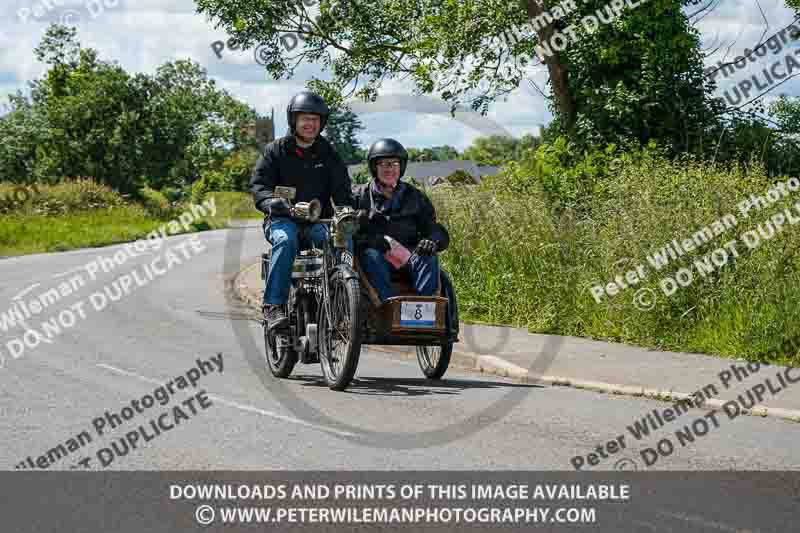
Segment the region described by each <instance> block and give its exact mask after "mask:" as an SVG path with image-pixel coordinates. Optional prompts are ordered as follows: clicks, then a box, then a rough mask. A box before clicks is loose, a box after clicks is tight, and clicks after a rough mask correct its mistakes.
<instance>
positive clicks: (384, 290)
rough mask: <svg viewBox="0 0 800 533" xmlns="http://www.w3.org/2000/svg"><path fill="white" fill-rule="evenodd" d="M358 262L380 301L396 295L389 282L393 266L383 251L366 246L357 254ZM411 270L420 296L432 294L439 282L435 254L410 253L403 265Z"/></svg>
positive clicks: (437, 263) (437, 259)
mask: <svg viewBox="0 0 800 533" xmlns="http://www.w3.org/2000/svg"><path fill="white" fill-rule="evenodd" d="M359 262H360V263H361V266H362V267H363V268H364V272H365V273H366V274H367V278H369V282H370V283H371V284H372V286H373V287H375V290H377V291H378V296H379V297H380V299H381V301H382V302H383V301H385V300H386V299H387V298H391V297H393V296H396V293H395V291H394V288H393V287H392V282H391V277H390V276H391V271H392V270H395V268H394V267H393V266H392V265H391V264H390V263H389V261H387V260H386V258H385V257H383V252H380V251H378V250H376V249H374V248H366V249H365V250H363V251H362V252H361V254H360V256H359ZM401 268H403V269H409V270H410V272H411V280H412V281H413V283H414V290H416V291H417V294H418V295H420V296H433V295H434V291H436V289H437V287H438V283H439V258H438V257H436V256H435V255H430V256H419V255H417V254H412V255H411V258H410V259H409V260H408V263H406V264H405V265H404V266H403V267H401Z"/></svg>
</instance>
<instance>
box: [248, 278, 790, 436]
mask: <svg viewBox="0 0 800 533" xmlns="http://www.w3.org/2000/svg"><path fill="white" fill-rule="evenodd" d="M254 268H261V264H260V263H254V264H252V265H250V266H249V267H247V268H245V269H244V270H242V271H240V272H238V273H237V274H236V275H235V276H234V278H233V291H234V295H235V296H236V298H238V299H239V300H240V301H242V302H244V303H245V304H246V305H248V306H249V307H251V308H254V309H256V310H257V311H258V312H259V314H260V313H261V303H262V299H261V296H260V294H258V292H256V291H253V290H252V289H251V288H250V287H248V286H247V285H246V284H245V283H244V282H243V281H242V279H243V278H244V274H245V273H246V272H248V271H250V270H251V269H254ZM370 349H372V350H376V351H379V352H384V353H388V354H392V355H399V356H401V357H404V358H406V359H414V360H416V356H414V355H411V354H409V353H406V352H404V351H402V347H396V348H393V347H387V346H370ZM450 366H451V367H457V368H460V369H465V370H472V371H475V372H480V373H481V374H489V375H494V376H499V377H504V378H509V379H511V380H514V381H517V382H520V383H526V384H533V385H551V386H561V387H570V388H573V389H582V390H589V391H593V392H601V393H605V394H614V395H622V396H635V397H642V398H647V399H651V400H660V401H664V402H673V403H674V402H676V401H678V400H681V399H687V398H688V399H691V398H692V395H691V394H689V393H685V392H679V391H673V390H665V389H650V388H647V387H643V386H639V385H622V384H618V383H605V382H603V381H590V380H584V379H578V378H573V377H567V376H549V375H545V376H534V375H531V374H530V372H529V371H528V370H527V369H525V368H522V367H521V366H518V365H515V364H514V363H511V362H509V361H506V360H505V359H502V358H500V357H497V356H494V355H480V354H475V353H470V352H463V351H460V350H456V349H453V353H452V355H451V357H450ZM725 403H726V402H724V401H722V400H717V399H713V398H711V399H708V400H706V401H705V403H704V406H708V407H711V408H712V409H710V410H709V412H719V411H721V410H722V409H723V406H724V405H725ZM739 408H740V411H741V414H746V415H749V416H759V417H762V418H764V417H770V418H779V419H782V420H788V421H790V422H800V410H796V409H784V408H780V407H766V406H763V405H754V406H753V407H752V408H750V409H744V408H743V407H741V406H739Z"/></svg>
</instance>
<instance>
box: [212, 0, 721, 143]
mask: <svg viewBox="0 0 800 533" xmlns="http://www.w3.org/2000/svg"><path fill="white" fill-rule="evenodd" d="M557 3H558V2H555V1H554V0H523V2H498V1H496V0H458V1H456V0H451V1H442V0H400V1H398V0H348V1H339V0H321V1H320V4H319V7H320V16H319V17H318V18H316V19H315V20H311V18H310V17H309V15H308V13H307V12H306V11H305V10H304V9H303V5H302V3H299V2H297V1H296V0H270V1H265V0H240V1H238V2H233V3H232V2H229V1H228V0H197V2H196V4H197V6H198V11H199V12H200V13H202V14H204V15H206V16H208V17H209V18H210V19H212V20H213V21H214V22H215V23H218V24H219V25H220V26H221V27H222V28H223V29H225V30H226V31H227V32H228V33H230V34H231V35H232V36H233V37H234V38H235V39H236V41H237V42H238V44H239V45H240V46H243V47H251V48H252V47H255V46H256V45H257V44H258V43H265V44H266V45H267V46H266V47H264V55H263V56H262V59H263V60H264V62H265V67H266V70H267V72H268V73H269V74H270V75H272V76H273V77H274V78H275V79H279V78H281V77H291V76H292V75H293V74H294V71H295V68H296V66H297V65H300V64H302V63H303V62H304V61H306V62H317V63H319V64H322V65H324V66H325V67H326V70H328V71H329V73H330V76H326V79H325V80H322V79H315V80H313V81H312V83H311V84H310V85H311V86H312V87H313V88H315V89H317V90H319V91H320V92H322V93H323V94H324V95H325V96H326V97H328V98H330V99H331V100H332V101H339V100H341V99H342V98H343V96H342V91H343V90H344V89H345V88H352V92H353V94H355V95H356V96H357V97H362V98H364V99H370V98H373V97H375V96H376V95H377V92H378V89H379V88H380V87H381V86H382V84H383V83H384V81H385V80H391V79H393V78H398V77H404V78H407V79H410V80H412V81H413V82H414V83H415V85H416V87H417V89H418V90H419V91H420V92H422V93H426V94H431V93H435V94H438V95H439V96H441V97H442V98H443V99H445V100H447V101H449V102H450V103H451V104H452V106H453V108H454V109H455V107H456V106H457V105H459V104H461V103H469V104H470V106H471V107H472V108H473V109H476V110H480V111H481V112H486V111H487V110H488V106H489V104H490V103H491V102H492V101H494V100H495V99H496V98H497V97H498V96H501V95H504V94H506V93H508V92H509V91H512V90H514V89H516V88H517V87H518V86H519V84H520V82H521V81H522V79H523V78H524V77H525V76H527V73H528V69H529V67H530V66H532V65H536V64H538V63H539V62H540V59H539V58H538V57H537V56H536V49H537V47H538V48H539V49H540V50H542V47H541V45H545V44H546V43H549V42H550V40H551V39H552V38H553V37H554V35H555V34H556V33H557V32H562V31H563V32H565V33H573V34H574V35H575V39H570V44H569V45H568V46H567V47H566V48H565V49H564V50H563V51H560V52H559V51H554V52H553V53H552V54H549V55H544V54H543V56H544V57H543V59H542V60H543V63H544V65H545V66H546V68H547V70H548V73H549V76H550V87H551V89H552V92H553V99H552V109H553V111H554V114H555V116H556V118H557V120H558V121H559V125H560V127H561V129H562V130H564V131H566V132H568V133H571V134H573V136H574V137H575V138H576V140H579V139H583V138H584V134H590V135H591V141H594V140H595V139H612V138H614V137H615V136H620V135H623V136H626V137H631V138H638V139H645V138H648V137H667V138H670V139H672V138H673V137H675V136H676V133H675V131H674V130H675V129H676V128H683V126H684V124H683V123H681V122H676V121H675V120H674V114H675V106H674V105H671V103H670V102H671V100H673V99H674V97H675V95H679V96H680V98H682V101H683V104H684V105H685V106H686V109H691V110H692V111H691V114H692V115H691V116H692V119H694V118H695V117H696V116H697V115H698V114H702V113H703V110H704V106H705V94H704V88H703V81H702V79H703V78H702V76H703V74H702V67H703V62H702V57H701V55H700V53H699V36H698V33H697V31H696V30H694V29H693V28H691V26H690V25H689V22H688V20H687V17H686V15H685V14H684V13H683V12H682V11H681V7H683V6H685V5H689V4H691V5H696V4H699V3H700V0H649V1H647V2H646V3H643V4H642V5H639V6H637V7H635V8H626V9H625V10H624V11H623V12H622V13H621V14H620V16H619V17H618V18H616V17H615V15H614V14H613V13H611V17H612V18H616V20H615V21H614V22H613V23H611V24H606V25H602V26H600V27H599V28H588V29H587V28H586V27H584V26H583V25H582V24H581V20H583V19H584V17H586V16H589V15H591V16H594V15H595V12H596V11H597V10H598V9H607V8H608V0H587V1H585V2H575V3H574V4H573V5H576V8H575V9H574V10H573V11H572V12H571V13H569V14H567V15H566V16H564V17H563V18H560V19H558V20H554V19H553V18H552V17H550V16H549V15H546V14H545V13H546V12H549V11H551V9H552V8H553V7H555V6H556V4H557ZM562 3H563V4H564V5H566V3H567V2H562ZM607 16H608V15H607ZM530 22H533V23H534V24H528V25H526V23H530ZM568 28H569V29H568ZM595 30H596V31H595ZM289 31H294V32H297V33H298V34H299V35H301V36H302V37H303V39H304V42H305V46H304V48H303V49H302V51H300V52H299V53H298V51H292V52H291V54H290V55H287V53H286V52H284V50H283V48H282V47H281V46H280V38H281V35H282V34H283V32H289ZM509 34H513V35H514V38H513V39H509V38H507V37H508V35H509ZM290 56H291V57H290Z"/></svg>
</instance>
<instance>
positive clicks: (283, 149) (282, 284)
mask: <svg viewBox="0 0 800 533" xmlns="http://www.w3.org/2000/svg"><path fill="white" fill-rule="evenodd" d="M329 114H330V111H329V109H328V106H327V104H326V103H325V101H324V100H323V99H322V97H320V96H319V95H317V94H315V93H313V92H310V91H302V92H300V93H298V94H296V95H295V96H294V98H292V99H291V101H290V102H289V105H288V106H287V107H286V119H287V122H288V123H289V134H288V135H286V136H285V137H282V138H280V139H276V140H274V141H272V142H271V143H269V144H268V145H267V147H266V148H265V149H264V153H263V154H262V155H261V157H259V159H258V162H257V163H256V168H255V171H254V172H253V176H252V178H251V179H250V191H251V192H252V194H253V198H254V201H255V205H256V208H257V209H258V210H259V211H261V212H263V213H264V214H265V215H266V217H265V219H264V224H263V229H264V236H265V238H266V239H267V241H268V242H269V243H270V244H271V245H272V257H271V259H270V269H269V274H268V276H267V279H266V283H265V288H264V301H263V312H264V319H265V320H266V321H267V327H268V328H269V329H270V330H272V329H275V328H284V327H286V326H288V323H289V319H288V317H287V316H286V311H285V309H284V307H285V305H286V302H287V300H288V298H289V287H290V283H291V271H292V264H293V263H294V259H295V256H296V255H297V251H298V250H299V249H305V248H307V247H308V246H305V245H306V244H307V243H308V242H309V241H310V243H312V244H314V245H316V246H320V245H321V244H322V243H323V242H324V241H325V240H326V239H327V238H328V231H327V228H326V227H325V225H323V224H308V223H299V222H295V221H294V220H292V219H291V218H290V211H289V209H290V205H289V203H288V202H287V201H286V200H285V199H283V198H280V197H277V196H275V194H274V191H275V187H277V186H287V187H294V188H296V193H295V198H294V202H295V203H296V202H309V201H311V200H312V199H314V198H316V199H318V200H319V201H320V203H321V204H322V215H321V218H331V217H332V216H333V206H332V205H331V199H333V201H334V202H335V203H336V205H337V206H351V207H352V206H353V197H352V189H351V181H350V175H349V174H348V172H347V167H346V166H345V164H344V162H343V161H342V158H341V157H340V156H339V155H338V154H337V153H336V150H335V149H334V148H333V146H331V144H330V143H329V142H328V141H327V140H326V139H325V138H324V137H322V136H320V133H321V132H322V130H323V129H324V128H325V124H326V122H327V121H328V116H329ZM301 245H303V246H304V247H303V248H300V246H301ZM349 248H350V251H351V252H352V242H351V243H349Z"/></svg>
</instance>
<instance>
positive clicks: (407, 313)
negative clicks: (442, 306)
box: [400, 302, 436, 328]
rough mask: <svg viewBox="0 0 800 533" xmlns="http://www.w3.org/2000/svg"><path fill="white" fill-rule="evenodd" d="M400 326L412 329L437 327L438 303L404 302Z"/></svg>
mask: <svg viewBox="0 0 800 533" xmlns="http://www.w3.org/2000/svg"><path fill="white" fill-rule="evenodd" d="M400 325H401V326H405V327H411V328H432V327H435V326H436V302H402V303H401V304H400Z"/></svg>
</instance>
